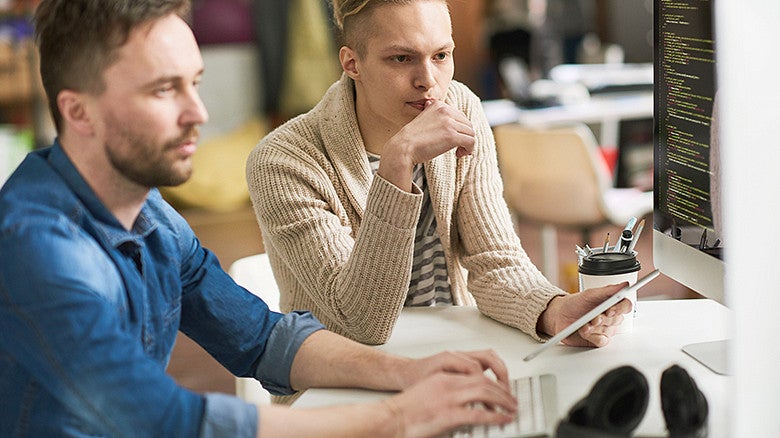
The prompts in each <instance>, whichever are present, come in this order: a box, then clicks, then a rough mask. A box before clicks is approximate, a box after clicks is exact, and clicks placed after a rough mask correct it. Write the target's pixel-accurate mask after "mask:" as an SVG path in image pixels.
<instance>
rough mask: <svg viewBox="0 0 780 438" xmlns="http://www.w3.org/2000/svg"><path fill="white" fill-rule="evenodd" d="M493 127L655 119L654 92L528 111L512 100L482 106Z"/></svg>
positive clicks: (605, 96)
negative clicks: (516, 124) (518, 124)
mask: <svg viewBox="0 0 780 438" xmlns="http://www.w3.org/2000/svg"><path fill="white" fill-rule="evenodd" d="M482 108H483V109H484V111H485V116H486V117H487V119H488V123H490V125H491V126H496V125H500V124H503V123H515V122H519V123H521V124H523V125H526V126H547V125H555V124H561V123H572V122H582V123H603V122H605V121H615V120H617V121H619V120H632V119H645V118H652V117H653V92H652V91H649V92H648V91H640V92H625V93H605V94H603V95H596V96H593V97H591V98H590V99H588V100H586V101H583V102H578V103H570V104H566V105H555V106H551V107H547V108H533V109H530V108H528V109H525V108H520V107H518V106H517V105H516V104H515V103H514V102H512V101H511V100H506V99H499V100H486V101H483V102H482Z"/></svg>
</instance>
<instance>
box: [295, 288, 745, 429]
mask: <svg viewBox="0 0 780 438" xmlns="http://www.w3.org/2000/svg"><path fill="white" fill-rule="evenodd" d="M731 318H732V314H731V312H730V311H729V310H728V309H726V308H725V307H723V306H721V305H720V304H718V303H716V302H714V301H710V300H674V301H671V300H670V301H640V302H639V306H638V316H637V319H636V321H635V324H634V330H633V332H631V333H628V334H621V335H616V336H615V337H614V338H613V339H612V342H611V343H610V345H608V346H606V347H604V348H599V349H588V348H573V347H565V346H558V347H554V348H552V349H549V350H547V351H546V352H544V353H543V354H541V355H540V356H538V357H537V358H536V359H533V360H532V361H530V362H523V361H522V357H523V356H525V355H526V354H527V353H529V352H530V351H532V350H533V349H534V348H535V347H536V346H537V345H538V344H537V343H536V342H535V341H533V340H532V339H531V338H530V337H528V336H527V335H525V334H523V333H521V332H520V331H518V330H515V329H512V328H510V327H507V326H504V325H502V324H499V323H497V322H495V321H493V320H491V319H489V318H487V317H485V316H482V315H481V314H480V313H479V312H478V311H477V309H476V308H474V307H434V308H406V309H404V311H403V313H402V314H401V317H400V318H399V320H398V325H397V326H396V328H395V330H394V332H393V335H392V337H391V338H390V340H389V342H388V343H387V344H385V345H383V346H381V347H378V348H382V349H384V350H387V351H390V352H393V353H397V354H401V355H404V356H409V357H422V356H427V355H431V354H434V353H437V352H440V351H443V350H473V349H485V348H492V349H494V350H496V351H497V352H498V353H499V354H500V355H501V357H502V358H503V359H504V360H505V361H506V363H507V366H508V368H509V374H510V377H519V376H522V375H529V374H541V373H553V374H555V376H556V378H557V382H558V413H559V416H560V417H563V416H565V415H566V413H568V411H569V408H570V407H571V406H572V405H573V404H574V403H575V402H576V401H578V400H580V399H581V398H582V397H584V396H585V395H586V394H587V392H588V391H589V390H590V388H591V386H592V385H593V384H594V383H595V382H596V380H597V379H598V378H599V377H601V376H602V375H603V374H604V373H606V372H607V371H609V370H611V369H613V368H615V367H618V366H620V365H626V364H629V365H632V366H634V367H636V368H637V369H638V370H640V371H641V372H642V373H643V374H644V375H645V377H647V380H648V383H649V385H650V388H651V393H650V404H649V406H648V409H647V412H646V413H645V417H644V420H643V421H642V423H641V424H640V425H639V428H638V430H637V431H636V434H637V435H638V436H664V431H665V427H664V419H663V413H662V412H661V402H660V394H659V393H660V389H659V388H660V381H661V373H662V372H663V370H665V369H666V368H667V367H669V366H670V365H672V364H674V363H676V364H679V365H680V366H682V367H683V368H685V369H686V370H687V371H688V373H689V374H691V376H692V377H693V378H694V379H695V381H696V383H697V385H698V386H699V387H700V388H701V390H702V391H703V392H704V393H705V395H706V396H707V401H708V402H709V407H710V414H709V421H710V434H709V437H710V438H718V437H725V436H727V434H728V423H727V422H728V419H729V418H730V415H729V414H730V411H729V406H728V405H729V403H728V400H729V388H728V386H729V382H730V381H731V379H730V378H729V377H725V376H721V375H717V374H715V373H713V372H711V371H710V370H709V369H707V368H705V367H704V366H702V365H701V364H699V363H698V362H696V361H695V360H694V359H692V358H690V357H689V356H688V355H686V354H685V353H683V352H682V351H681V350H680V349H681V347H682V346H684V345H686V344H689V343H692V342H701V341H709V340H717V339H724V338H726V337H727V336H728V335H729V333H730V332H731V330H730V325H731ZM386 396H387V394H386V393H381V392H374V391H365V390H346V389H311V390H308V391H306V392H305V393H304V394H303V395H302V396H301V397H300V398H299V399H298V400H297V401H296V402H295V404H294V406H296V407H314V406H324V405H333V404H341V403H351V402H360V401H368V400H376V399H378V398H380V397H386Z"/></svg>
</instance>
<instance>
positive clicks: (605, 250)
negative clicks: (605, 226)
mask: <svg viewBox="0 0 780 438" xmlns="http://www.w3.org/2000/svg"><path fill="white" fill-rule="evenodd" d="M608 249H609V233H607V237H606V239H604V249H603V250H602V251H601V252H607V250H608Z"/></svg>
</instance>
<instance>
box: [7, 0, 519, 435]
mask: <svg viewBox="0 0 780 438" xmlns="http://www.w3.org/2000/svg"><path fill="white" fill-rule="evenodd" d="M188 10H189V3H188V1H187V0H43V1H42V2H41V3H40V6H39V7H38V9H37V11H36V15H35V24H36V39H37V43H38V46H39V49H40V60H41V76H42V79H43V84H44V87H45V89H46V93H47V96H48V98H49V106H50V110H51V113H52V115H53V118H54V122H55V125H56V128H57V134H58V137H57V139H56V140H55V141H54V144H53V145H52V146H51V147H49V148H46V149H43V150H39V151H35V152H33V153H31V154H30V155H29V156H28V157H27V158H26V159H25V161H24V162H23V163H22V164H21V165H20V167H19V168H18V169H17V170H16V172H15V173H14V174H13V175H12V176H11V177H10V179H9V180H8V181H7V183H6V184H5V186H4V187H3V188H2V190H1V191H0V394H1V396H0V436H133V437H136V436H165V437H173V436H189V437H192V436H203V437H207V436H231V437H234V436H235V437H242V436H259V435H265V436H315V435H316V436H399V435H414V436H432V435H438V434H441V433H443V432H447V431H450V430H453V429H455V428H457V427H459V426H461V425H464V424H496V423H504V422H508V421H509V420H510V417H511V416H512V414H513V413H514V412H515V410H516V400H514V399H513V398H512V396H511V394H510V393H509V390H508V383H507V380H508V379H507V372H506V367H505V365H504V363H503V362H502V361H501V359H499V358H498V357H497V356H496V355H495V353H493V352H492V351H474V352H464V353H447V352H445V353H440V354H437V355H434V356H430V357H427V358H423V359H407V358H402V357H398V356H392V355H389V354H386V353H383V352H381V351H379V350H375V349H372V348H370V347H367V346H363V345H360V344H357V343H354V342H352V341H349V340H347V339H345V338H342V337H340V336H338V335H335V334H333V333H331V332H328V331H326V330H323V327H322V325H321V324H320V323H319V322H318V321H317V320H316V319H315V318H314V317H312V316H311V314H310V313H307V312H300V313H290V314H279V313H274V312H271V311H269V309H268V307H267V306H266V305H265V303H263V301H262V300H260V299H259V298H257V297H255V296H254V295H252V294H251V293H249V292H248V291H246V290H244V289H242V288H241V287H239V286H238V285H236V284H235V283H234V282H233V281H232V280H231V279H230V277H229V276H228V275H227V274H226V273H225V272H224V271H223V270H222V269H221V268H220V266H219V264H218V262H217V260H216V258H215V257H214V255H213V254H212V253H210V252H209V251H208V250H206V249H205V248H203V247H201V246H200V244H199V242H198V240H197V238H196V237H195V235H194V234H193V232H192V230H191V229H190V228H189V226H188V225H187V224H186V222H185V221H184V219H183V218H182V217H181V216H180V215H179V214H177V213H176V212H175V211H174V210H173V209H172V208H171V207H170V206H169V205H168V204H166V203H165V201H164V200H163V199H162V198H161V196H160V194H159V192H158V191H157V189H156V188H155V187H158V186H161V185H162V186H167V185H176V184H180V183H182V182H184V181H186V180H187V179H188V178H189V176H190V173H191V171H192V155H193V154H194V153H195V150H196V143H197V140H198V127H199V126H200V125H202V124H203V123H205V122H206V121H207V118H208V115H207V113H206V110H205V108H204V107H203V103H202V102H201V100H200V97H199V96H198V92H197V88H198V84H199V82H200V80H201V76H202V74H203V60H202V58H201V56H200V52H199V50H198V47H197V43H196V42H195V38H194V36H193V34H192V32H191V30H190V28H189V26H188V25H187V23H186V21H185V20H184V19H183V18H182V17H186V16H187V14H188ZM178 330H181V331H182V332H183V333H185V334H186V335H187V336H189V337H191V338H192V339H194V340H195V341H196V342H198V343H199V344H200V345H201V346H203V347H204V348H205V349H206V350H207V351H208V352H209V353H210V354H212V355H213V356H214V357H215V358H217V360H219V362H220V363H222V364H223V365H224V366H225V367H226V368H228V369H229V370H230V371H231V372H232V373H234V374H236V375H238V376H246V377H250V376H251V377H255V378H256V379H258V380H259V381H260V382H261V383H263V385H264V386H265V387H266V388H268V389H269V390H270V391H271V392H273V393H275V394H291V393H294V392H295V391H298V390H302V389H305V388H309V387H314V386H327V387H338V386H349V387H365V388H372V389H380V390H401V392H400V393H398V394H396V395H394V396H392V397H390V398H387V399H384V400H382V401H379V402H374V403H365V404H356V405H350V406H343V407H328V408H320V409H310V410H304V409H289V408H288V407H286V406H280V405H265V406H260V407H258V406H254V405H251V404H247V403H244V402H243V401H241V400H239V399H238V398H235V397H232V396H229V395H226V394H205V395H204V394H196V393H193V392H191V391H188V390H186V389H184V388H182V387H180V386H178V385H177V384H176V383H175V382H174V381H173V379H171V378H170V377H169V376H168V375H166V373H165V366H166V364H167V362H168V360H169V357H170V354H171V349H172V347H173V344H174V340H175V337H176V333H177V331H178ZM488 369H489V370H491V371H492V373H493V374H495V376H497V378H496V379H494V378H490V377H489V376H487V375H485V374H484V371H485V370H488ZM421 399H426V400H427V401H428V402H426V403H425V404H424V406H421V405H420V404H419V402H418V401H419V400H421ZM474 405H485V406H492V407H495V408H496V409H472V407H473V406H474Z"/></svg>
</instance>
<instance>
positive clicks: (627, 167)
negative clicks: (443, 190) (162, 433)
mask: <svg viewBox="0 0 780 438" xmlns="http://www.w3.org/2000/svg"><path fill="white" fill-rule="evenodd" d="M36 3H37V2H36V1H31V0H15V1H8V0H6V1H0V29H2V31H0V35H3V38H0V67H2V68H0V183H1V182H2V181H4V179H5V178H6V177H7V175H8V174H9V173H10V172H11V171H12V169H13V168H14V167H15V165H16V164H18V162H19V161H20V160H21V157H22V156H23V154H24V153H25V152H26V151H28V150H31V149H33V148H36V147H42V146H45V145H47V144H48V143H49V142H50V141H51V140H52V139H53V137H54V130H53V126H52V124H51V122H50V120H49V118H48V113H47V108H46V103H45V101H44V99H45V97H44V96H43V92H42V88H41V86H40V82H39V80H38V79H37V77H36V74H35V53H34V48H33V46H32V43H31V33H30V31H31V29H30V28H29V26H28V25H25V23H29V17H30V14H31V12H32V11H33V10H34V7H35V6H36ZM282 3H284V4H285V5H283V6H282ZM449 3H450V9H451V15H452V22H453V33H454V39H455V43H456V47H457V50H456V52H455V64H456V69H455V79H456V80H458V81H461V82H463V83H465V84H467V85H468V86H469V87H470V88H471V89H472V90H474V91H475V92H476V93H477V94H478V95H479V96H480V97H481V98H482V99H483V100H485V101H494V100H500V99H510V100H512V99H514V97H513V96H512V90H511V89H510V86H509V85H511V84H507V83H505V82H504V80H503V79H502V77H501V72H499V71H498V68H497V65H496V63H495V62H494V60H493V59H492V58H491V51H490V34H491V24H490V23H491V21H490V18H489V17H488V14H487V12H486V10H487V7H488V3H493V2H488V1H487V0H469V1H451V2H449ZM495 3H502V2H500V1H498V2H495ZM509 3H511V2H509ZM518 3H527V4H528V5H529V7H530V8H532V9H533V11H532V12H533V13H534V14H537V15H536V16H535V19H536V21H535V22H534V24H533V26H532V27H531V28H530V33H531V35H532V38H531V40H532V42H531V44H530V52H529V59H528V61H529V65H528V66H527V67H528V69H527V70H526V71H525V73H526V74H527V75H528V77H529V78H530V80H531V81H533V80H539V81H541V82H540V83H544V84H548V85H549V80H550V72H551V70H553V68H554V67H556V66H558V65H560V64H581V65H586V64H592V65H605V64H611V65H624V66H626V67H632V66H646V65H647V64H648V63H652V56H653V52H652V44H653V35H652V32H653V30H652V13H653V2H652V1H651V0H630V1H626V0H572V1H567V0H558V1H556V0H527V1H526V2H518ZM755 3H758V4H759V6H762V7H764V8H769V9H771V8H774V10H775V11H776V12H779V13H780V11H778V10H777V9H778V7H777V6H776V5H774V4H771V2H769V1H763V0H757V1H755ZM575 4H576V5H575ZM564 5H572V6H577V7H578V9H572V11H576V12H572V11H568V12H563V16H564V17H565V18H566V20H564V21H565V22H566V23H565V24H563V23H561V22H559V23H555V20H553V19H552V18H547V19H546V18H545V17H546V16H545V13H546V12H545V11H552V10H554V8H557V7H563V6H564ZM728 7H729V8H732V9H734V10H732V11H731V12H733V13H734V17H739V18H740V19H742V20H743V22H737V18H734V20H733V21H730V22H727V23H724V26H732V27H733V28H734V29H736V30H745V27H744V26H745V25H744V22H750V20H751V19H757V20H759V21H760V22H762V23H763V20H761V19H760V17H758V16H757V15H756V13H751V12H746V11H744V10H742V8H737V7H735V6H733V5H730V6H728ZM746 9H747V8H746ZM754 9H756V10H761V8H754ZM260 12H262V14H261V13H260ZM264 14H265V16H261V15H264ZM771 15H772V14H768V16H771ZM778 15H780V14H776V15H775V16H778ZM572 21H573V23H572ZM191 22H192V26H193V29H194V31H195V34H196V37H197V38H198V41H199V43H200V45H201V49H202V54H203V58H204V62H205V64H206V74H205V76H204V79H203V84H202V87H201V93H202V98H203V100H204V103H205V105H206V107H207V108H208V110H209V114H210V121H209V123H208V124H207V125H206V126H204V127H203V130H202V141H201V145H200V150H199V152H198V155H196V161H195V173H194V177H193V180H192V181H190V182H188V183H186V184H185V185H183V186H182V187H178V188H174V189H168V190H165V193H164V194H165V196H166V197H167V198H168V199H169V201H170V202H171V203H172V204H173V205H174V206H176V207H177V209H179V211H180V212H181V213H182V214H183V215H184V216H185V218H186V219H187V220H188V222H189V223H190V224H191V226H192V227H193V229H194V230H195V232H196V234H197V235H198V237H199V238H200V239H201V240H202V242H203V243H204V245H205V246H207V247H209V248H210V249H211V250H213V251H214V252H215V254H216V255H217V257H218V258H219V260H220V262H221V264H222V265H223V267H225V268H227V267H229V266H230V265H231V264H232V263H233V262H234V261H236V260H238V259H240V258H242V257H246V256H250V255H252V254H256V253H260V252H263V245H262V237H261V235H260V232H259V229H258V227H257V224H256V222H255V218H254V215H253V212H252V210H251V207H250V205H249V198H248V193H247V189H246V182H245V180H244V175H245V173H244V165H245V158H246V156H247V154H248V153H249V151H250V150H251V148H252V147H253V146H254V145H255V144H256V142H257V141H258V140H259V138H260V137H262V136H263V135H264V134H265V133H267V132H269V130H271V129H273V127H275V126H277V125H279V124H280V123H282V122H284V121H285V120H287V119H289V118H290V117H293V116H295V115H297V114H300V113H302V112H305V111H306V110H308V109H309V108H311V107H312V106H313V105H314V104H315V103H316V102H317V100H318V99H319V97H320V96H321V95H322V93H323V92H324V91H325V89H326V88H327V86H329V85H330V84H331V83H332V82H333V81H335V80H336V79H337V78H338V76H339V74H340V69H339V66H338V64H337V62H336V61H337V58H336V55H335V54H336V50H337V48H338V47H337V41H335V40H334V39H333V33H332V28H331V24H330V22H329V17H328V12H327V2H325V1H320V0H290V1H286V2H267V1H260V0H254V1H253V0H195V1H194V2H193V13H192V20H191ZM280 23H286V24H284V25H282V24H280ZM556 25H558V26H560V27H558V28H556V27H555V26H556ZM259 26H263V28H262V30H259V29H258V27H259ZM736 30H735V31H736ZM746 31H747V30H746ZM762 31H766V32H768V31H769V28H768V27H767V26H763V27H762V26H759V27H758V28H757V29H753V30H751V32H762ZM567 32H571V33H568V34H566V35H564V34H565V33H567ZM263 38H265V39H263ZM776 39H777V38H776V37H775V40H776ZM280 41H284V44H283V46H285V47H286V49H285V50H283V51H278V50H277V49H278V47H279V44H280ZM767 47H771V45H769V44H768V43H767ZM269 48H270V49H273V52H274V53H271V50H268V49H269ZM767 53H768V52H767ZM744 56H749V54H745V55H744ZM769 58H771V56H770V57H769ZM766 62H770V63H774V64H775V65H774V67H778V66H777V65H776V64H777V63H776V62H774V61H771V60H769V61H766ZM766 70H768V71H771V69H766ZM774 71H776V68H775V70H774ZM759 77H760V78H764V77H765V76H759ZM639 82H641V81H639ZM759 83H760V81H759ZM767 83H768V82H767ZM553 85H554V84H553ZM631 85H638V87H636V88H631V89H629V88H628V87H627V88H625V89H623V90H617V91H615V92H636V91H637V90H640V91H641V90H642V87H641V86H642V85H645V86H646V85H648V84H642V83H639V84H631ZM649 85H650V88H649V89H650V90H651V89H652V84H649ZM745 86H748V85H745ZM545 90H546V91H545V92H544V93H542V94H540V95H539V96H536V97H539V99H537V100H534V101H532V102H531V103H530V104H529V105H540V106H544V105H547V104H553V105H554V104H560V103H561V100H563V101H564V102H565V101H566V99H574V100H575V101H578V100H577V99H580V100H581V99H588V98H590V97H591V96H587V95H586V96H585V97H583V96H582V93H579V94H578V93H573V94H572V93H571V89H565V87H561V88H560V89H558V90H555V89H553V90H552V91H550V89H549V88H547V89H545ZM644 90H645V91H647V90H648V88H645V89H644ZM748 91H751V89H750V88H748ZM545 93H546V94H545ZM556 93H558V94H556ZM567 93H568V94H567ZM735 94H736V92H735ZM556 99H557V100H558V101H557V102H555V100H556ZM745 106H746V107H748V106H749V104H747V103H745ZM774 106H775V107H776V106H777V105H776V102H774ZM776 112H777V111H775V113H776ZM745 123H747V122H745ZM754 123H758V122H754ZM586 125H587V126H588V128H589V129H590V130H591V131H592V133H593V135H594V137H595V138H596V139H599V140H603V139H604V138H605V136H604V135H603V134H604V132H602V130H603V129H604V128H603V126H601V125H600V124H599V123H587V124H586ZM751 126H752V127H755V126H756V125H751ZM745 129H747V128H745ZM611 135H612V136H613V138H615V139H616V140H617V141H616V142H615V143H616V144H600V145H599V146H600V147H603V148H604V150H603V153H604V156H603V158H604V159H605V160H606V163H607V164H608V165H609V168H610V169H611V171H612V176H613V178H614V184H615V185H616V186H623V187H631V186H634V187H638V188H640V189H642V190H647V189H648V188H652V184H651V181H648V176H649V177H650V178H651V177H652V115H650V116H649V117H644V118H637V119H632V120H624V121H620V122H619V124H618V131H617V137H615V133H611ZM774 162H777V161H776V160H775V161H774ZM737 164H739V163H737ZM747 166H755V163H750V164H748V165H747ZM735 168H736V165H735ZM738 171H743V170H740V169H737V170H735V171H734V175H736V174H737V173H738ZM743 172H745V171H743ZM770 173H771V172H770ZM743 174H744V173H743ZM748 174H749V173H748ZM774 186H777V184H774ZM762 189H763V187H762ZM773 190H775V191H776V189H773ZM776 198H780V196H776ZM761 206H762V211H764V210H763V209H764V204H761ZM745 211H749V210H742V213H741V214H742V216H737V215H735V219H734V223H737V222H738V221H744V222H743V223H745V224H753V225H756V223H755V221H756V220H757V219H753V218H745V217H744V214H746V213H744V212H745ZM770 211H771V210H770ZM775 211H776V210H775ZM639 219H645V220H646V221H648V224H647V225H646V230H650V229H651V228H652V225H651V223H652V214H647V215H646V216H643V217H640V218H639ZM516 225H517V232H518V234H519V236H520V237H521V239H522V242H523V245H524V248H525V249H526V251H527V252H528V253H529V255H530V257H531V258H532V259H533V260H534V261H535V263H537V265H539V266H541V264H542V263H543V261H542V246H543V243H542V233H541V231H542V227H541V225H540V224H537V223H528V222H523V221H521V220H520V221H518V222H517V224H516ZM764 225H766V224H764ZM621 229H622V226H621V225H615V224H609V223H605V224H603V225H601V226H598V227H594V228H592V229H591V230H590V238H591V240H590V242H588V243H590V244H591V245H592V246H596V245H600V243H601V242H603V239H604V236H605V235H606V233H610V235H611V236H617V235H619V233H620V231H621ZM733 234H734V236H732V237H738V236H737V235H736V234H737V233H736V232H735V233H733ZM556 237H557V242H556V245H557V248H556V253H557V265H558V268H559V269H558V272H557V275H558V284H559V286H561V287H562V288H565V289H569V290H574V289H576V268H577V265H576V262H577V259H576V254H575V251H574V250H575V246H576V245H578V244H579V245H582V244H584V243H585V242H583V241H582V234H581V232H580V230H578V229H564V228H560V229H557V230H556ZM642 237H643V238H642V239H641V240H639V241H638V243H637V246H636V251H637V253H638V257H639V260H640V262H641V264H642V272H643V273H644V272H649V271H650V270H652V269H653V261H652V243H651V235H650V233H649V232H648V233H646V234H644V235H643V236H642ZM769 239H770V243H775V244H776V243H778V242H776V241H777V237H776V236H770V237H769ZM735 240H736V241H737V242H746V243H745V245H748V244H749V243H747V242H753V244H755V243H756V242H755V236H753V237H752V238H749V239H744V240H741V241H740V239H739V238H737V239H735ZM613 242H614V237H613ZM764 246H765V247H767V248H771V247H772V245H764ZM764 255H765V256H766V257H767V260H774V261H775V262H777V261H778V260H777V258H778V257H777V256H776V255H774V254H773V253H770V254H768V255H766V254H764ZM762 266H764V267H770V269H768V270H767V271H765V272H762V273H761V274H762V275H763V277H764V281H766V279H767V278H769V279H770V280H772V283H771V284H772V285H773V286H772V287H773V288H776V286H775V285H776V284H780V282H779V281H776V280H778V279H777V278H776V277H777V275H778V274H777V273H776V272H771V271H777V270H776V269H775V270H772V269H771V266H772V265H771V264H762ZM744 269H746V271H744V272H748V273H749V272H754V271H752V268H744ZM745 276H747V277H748V278H750V280H751V281H753V283H751V285H752V287H755V288H757V289H758V288H762V287H764V288H765V287H766V283H764V282H759V283H758V284H756V283H755V281H759V280H758V279H756V278H754V277H759V276H755V275H754V276H751V275H750V274H745V273H743V272H737V273H736V274H735V275H733V276H732V277H731V278H730V279H729V284H730V285H735V284H736V282H737V281H739V280H740V279H744V278H745ZM740 286H741V287H743V286H744V284H741V285H740ZM698 298H699V296H698V295H697V294H696V292H694V291H692V290H690V289H688V288H686V287H685V286H682V285H680V284H679V283H677V282H675V281H674V280H672V279H669V278H664V276H661V278H659V279H657V280H655V281H654V282H653V283H651V284H650V285H648V286H647V287H646V288H645V289H643V290H642V291H641V292H640V299H647V300H652V299H698ZM768 300H769V301H766V300H762V305H761V306H759V307H762V308H761V309H758V314H759V316H762V314H761V312H762V311H767V310H766V308H767V307H774V308H778V306H777V304H778V303H777V298H772V299H768ZM772 305H773V306H772ZM733 307H734V308H735V309H737V310H738V309H739V308H740V307H739V305H738V304H734V306H733ZM752 310H753V311H755V309H752ZM737 319H738V320H737V324H739V323H740V319H739V317H738V318H737ZM765 319H768V318H765ZM744 323H745V324H750V322H744ZM776 327H777V323H772V322H765V323H764V325H762V326H761V327H759V328H760V329H761V330H762V332H764V333H766V332H770V333H771V331H772V329H773V328H776ZM762 339H764V340H766V339H767V338H765V337H764V338H762ZM755 348H758V347H755V344H748V346H747V347H745V349H744V350H741V351H744V352H745V354H750V353H752V352H754V351H755ZM738 365H739V361H738ZM169 372H170V374H171V375H172V376H173V377H174V378H175V379H177V381H179V382H180V383H181V384H182V385H183V386H185V387H188V388H191V389H194V390H197V391H217V392H225V393H233V392H234V390H235V387H234V380H233V378H232V376H230V375H229V373H228V372H227V371H226V370H224V369H223V368H222V367H221V366H220V365H219V364H217V363H216V362H215V361H214V360H213V359H212V358H211V357H209V356H208V354H206V353H205V352H204V351H203V350H201V349H200V347H198V346H197V345H195V344H194V343H193V342H192V341H190V340H189V339H187V338H186V337H184V336H181V335H180V336H179V339H178V340H177V345H176V348H175V350H174V354H173V357H172V360H171V364H170V367H169ZM774 382H775V383H777V378H774ZM750 383H753V382H750ZM774 387H775V388H778V387H780V385H777V384H776V385H775V386H774ZM739 397H741V398H739V399H740V400H743V401H745V400H746V399H747V401H748V402H752V403H760V402H761V398H760V397H759V400H758V401H755V400H754V399H752V398H751V397H750V396H748V395H745V394H739ZM774 399H775V400H776V397H775V398H774ZM748 405H750V403H748ZM759 411H760V410H759ZM770 421H771V420H770ZM756 436H759V435H756Z"/></svg>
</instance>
